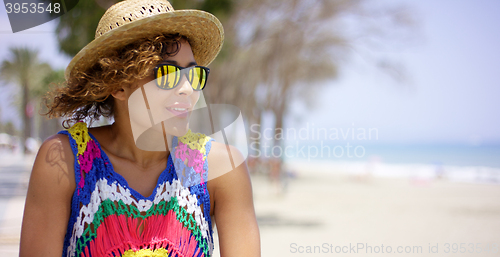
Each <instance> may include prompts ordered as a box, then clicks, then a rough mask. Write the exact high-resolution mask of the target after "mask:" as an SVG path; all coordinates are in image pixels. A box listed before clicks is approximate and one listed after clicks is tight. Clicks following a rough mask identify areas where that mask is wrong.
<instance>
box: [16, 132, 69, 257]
mask: <svg viewBox="0 0 500 257" xmlns="http://www.w3.org/2000/svg"><path fill="white" fill-rule="evenodd" d="M74 159H75V158H74V157H73V152H72V150H71V145H70V144H69V140H68V136H66V135H54V136H51V137H49V138H48V139H47V140H45V141H44V142H43V144H42V146H41V147H40V149H39V151H38V154H37V156H36V159H35V163H34V164H33V170H32V171H31V177H30V182H29V186H28V192H27V194H26V204H25V207H24V217H23V225H22V229H21V247H20V256H42V255H43V256H49V255H50V256H56V255H58V256H60V254H61V251H62V248H63V243H64V236H65V233H66V228H67V223H68V220H69V216H70V213H71V197H72V195H73V192H74V190H75V188H76V182H75V175H74Z"/></svg>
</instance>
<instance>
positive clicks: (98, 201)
mask: <svg viewBox="0 0 500 257" xmlns="http://www.w3.org/2000/svg"><path fill="white" fill-rule="evenodd" d="M59 134H65V135H68V136H69V142H70V144H71V148H72V150H73V154H74V156H75V163H74V169H75V179H76V189H75V192H74V193H73V197H72V200H71V216H70V218H69V222H68V229H67V232H66V237H65V240H64V248H63V254H62V255H63V256H127V257H129V256H210V255H212V251H213V238H212V236H213V231H212V221H211V219H210V196H209V194H208V190H207V186H206V185H207V184H206V181H207V173H208V165H207V160H206V157H207V155H208V153H209V151H210V147H211V141H212V140H213V139H211V138H210V137H208V136H206V135H203V134H200V133H192V132H191V131H189V132H188V133H187V134H186V135H185V136H182V137H179V138H177V137H174V138H173V142H172V149H173V152H174V156H173V157H172V156H169V157H168V161H167V168H166V169H165V170H164V171H163V172H162V173H161V174H160V176H159V178H158V182H157V184H156V187H155V189H154V190H153V193H152V194H151V196H149V197H145V196H142V195H141V194H139V193H138V192H137V191H135V190H134V189H133V188H131V187H129V185H128V183H127V181H126V180H125V179H124V178H123V177H122V176H121V175H120V174H118V173H116V172H115V171H114V170H113V166H112V165H111V162H110V160H109V158H108V156H107V155H106V153H105V152H104V151H103V150H102V149H101V147H100V145H99V143H98V142H97V140H96V139H95V137H94V136H93V135H92V134H90V133H89V132H88V129H87V124H85V123H83V122H79V123H76V124H75V125H74V126H73V127H71V128H70V129H68V130H63V131H60V132H59ZM172 158H173V159H174V160H175V161H173V160H172ZM176 171H177V172H176Z"/></svg>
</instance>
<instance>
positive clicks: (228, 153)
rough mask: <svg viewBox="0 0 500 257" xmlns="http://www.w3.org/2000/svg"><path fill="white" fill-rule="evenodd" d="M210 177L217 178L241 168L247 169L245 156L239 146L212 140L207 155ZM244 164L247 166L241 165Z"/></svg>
mask: <svg viewBox="0 0 500 257" xmlns="http://www.w3.org/2000/svg"><path fill="white" fill-rule="evenodd" d="M207 161H208V167H209V172H208V179H209V180H211V179H215V178H217V177H220V176H222V175H224V174H226V173H228V172H231V171H236V170H240V171H242V169H243V170H245V171H246V163H245V156H244V155H243V154H242V153H241V151H240V150H238V148H236V147H234V146H232V145H226V144H223V143H219V142H216V141H212V147H211V149H210V152H209V154H208V156H207ZM242 165H244V166H245V167H240V166H242Z"/></svg>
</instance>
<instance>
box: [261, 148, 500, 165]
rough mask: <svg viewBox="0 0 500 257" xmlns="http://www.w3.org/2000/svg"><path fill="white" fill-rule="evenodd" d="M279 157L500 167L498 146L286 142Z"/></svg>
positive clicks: (277, 152) (269, 150) (271, 150)
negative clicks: (281, 155)
mask: <svg viewBox="0 0 500 257" xmlns="http://www.w3.org/2000/svg"><path fill="white" fill-rule="evenodd" d="M287 147H288V148H287ZM273 150H274V151H273ZM266 154H268V155H272V154H274V155H275V156H277V155H278V154H279V149H268V151H267V153H266ZM282 154H283V156H284V159H285V160H309V161H310V160H332V161H341V162H345V161H348V162H350V161H353V162H381V163H387V164H429V165H438V166H461V167H470V166H474V167H491V168H500V144H491V145H478V146H475V145H466V144H374V143H369V144H364V143H361V144H360V143H356V142H336V143H329V144H325V143H322V142H287V143H286V144H285V147H283V151H282Z"/></svg>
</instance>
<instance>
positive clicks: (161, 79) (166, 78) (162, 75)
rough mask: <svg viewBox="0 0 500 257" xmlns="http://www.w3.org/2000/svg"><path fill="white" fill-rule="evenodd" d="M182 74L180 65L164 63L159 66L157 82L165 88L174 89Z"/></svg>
mask: <svg viewBox="0 0 500 257" xmlns="http://www.w3.org/2000/svg"><path fill="white" fill-rule="evenodd" d="M180 79H181V74H180V69H179V68H178V67H175V66H172V65H162V66H159V67H158V71H157V74H156V84H157V85H158V86H159V87H160V88H163V89H172V88H174V87H175V86H176V85H177V84H178V83H179V81H180Z"/></svg>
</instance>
